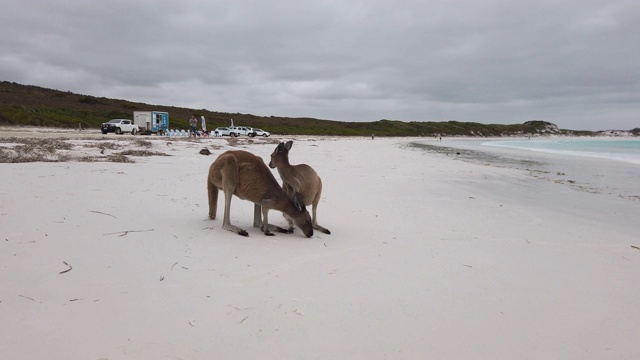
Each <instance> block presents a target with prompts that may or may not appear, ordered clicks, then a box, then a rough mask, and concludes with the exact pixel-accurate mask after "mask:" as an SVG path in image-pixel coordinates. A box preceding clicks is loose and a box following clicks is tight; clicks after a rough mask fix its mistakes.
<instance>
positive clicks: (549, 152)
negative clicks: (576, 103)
mask: <svg viewBox="0 0 640 360" xmlns="http://www.w3.org/2000/svg"><path fill="white" fill-rule="evenodd" d="M408 147H410V148H415V149H421V150H424V151H428V152H430V153H434V154H437V155H438V156H445V157H447V158H450V159H452V160H458V161H467V162H473V163H478V164H482V165H488V166H497V167H509V168H517V169H520V170H523V171H526V172H527V173H529V174H531V175H532V176H533V177H535V178H538V179H544V180H546V181H551V182H555V183H559V184H564V185H566V186H569V187H571V188H574V189H576V190H579V191H587V192H592V193H594V194H600V195H609V196H612V197H614V198H624V199H629V200H632V201H633V202H634V203H636V204H638V205H640V139H535V140H533V139H532V140H527V139H521V140H487V139H477V138H476V139H445V140H444V141H441V142H440V141H434V140H420V141H413V142H411V143H409V144H408Z"/></svg>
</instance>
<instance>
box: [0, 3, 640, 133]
mask: <svg viewBox="0 0 640 360" xmlns="http://www.w3.org/2000/svg"><path fill="white" fill-rule="evenodd" d="M0 30H1V31H0V49H1V50H2V51H0V80H7V81H15V82H18V83H24V84H31V85H38V86H44V87H51V88H55V89H59V90H65V91H66V90H69V91H73V92H79V93H84V94H91V95H95V96H104V97H113V98H122V99H129V100H133V101H143V102H148V103H152V104H164V105H175V106H185V107H192V108H198V109H200V108H204V109H208V110H213V111H225V112H242V113H252V114H256V115H266V116H268V115H280V116H296V117H297V116H308V117H316V118H321V119H332V120H340V121H375V120H379V119H396V120H403V121H423V120H424V121H441V120H452V119H455V120H460V121H476V122H482V123H519V122H524V121H527V120H533V119H542V120H546V121H550V122H554V123H556V124H558V125H559V126H560V127H562V128H569V129H589V130H602V129H612V128H615V129H631V128H634V127H640V67H638V64H640V2H638V1H635V0H633V1H594V0H570V1H563V2H557V1H530V0H526V1H497V0H496V1H494V0H483V1H455V0H454V1H436V0H429V1H418V0H416V1H411V0H400V1H381V0H378V1H375V0H374V1H307V0H303V1H293V0H279V1H259V0H254V1H242V0H240V1H214V2H210V1H149V0H145V1H105V2H87V1H79V0H78V1H56V2H43V1H35V0H26V1H25V0H21V1H17V0H9V1H8V4H6V5H5V6H3V11H2V13H0ZM0 96H1V95H0Z"/></svg>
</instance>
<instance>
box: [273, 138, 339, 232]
mask: <svg viewBox="0 0 640 360" xmlns="http://www.w3.org/2000/svg"><path fill="white" fill-rule="evenodd" d="M292 146H293V141H287V143H286V144H285V143H280V144H279V145H278V146H277V147H276V149H275V150H274V151H273V153H272V154H271V161H270V162H269V167H270V168H272V169H274V168H277V169H278V173H279V174H280V177H281V178H282V188H283V189H284V191H286V192H287V194H289V196H294V195H295V194H298V193H299V194H300V195H301V197H302V200H303V201H304V204H305V205H310V204H311V205H312V206H311V210H312V213H313V217H312V219H313V220H312V221H313V228H314V229H316V230H318V231H321V232H323V233H325V234H331V231H329V230H328V229H326V228H324V227H322V226H320V225H318V218H317V209H318V203H319V202H320V194H322V180H320V176H318V174H317V173H316V172H315V170H313V168H312V167H311V166H309V165H307V164H299V165H291V164H289V150H291V147H292ZM285 217H286V218H287V220H288V221H289V231H292V230H293V222H292V220H291V218H290V217H288V216H287V214H285Z"/></svg>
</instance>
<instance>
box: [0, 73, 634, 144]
mask: <svg viewBox="0 0 640 360" xmlns="http://www.w3.org/2000/svg"><path fill="white" fill-rule="evenodd" d="M146 110H155V111H166V112H168V113H169V116H170V119H169V124H170V128H174V129H187V128H188V119H189V118H190V117H191V114H195V115H197V116H198V117H200V116H201V115H202V116H205V118H206V119H207V127H208V128H210V129H214V128H216V127H218V126H228V125H229V122H230V119H233V120H234V123H235V124H237V125H246V126H252V127H257V128H263V129H267V130H268V131H270V132H271V133H273V134H281V135H333V136H371V135H372V134H375V135H376V136H461V135H462V136H509V135H521V136H527V135H536V134H540V133H549V132H550V130H549V128H550V127H549V125H553V124H549V123H547V122H544V121H528V122H526V123H524V124H512V125H501V124H480V123H474V122H460V121H442V122H433V121H410V122H404V121H395V120H379V121H373V122H346V121H334V120H320V119H313V118H287V117H280V116H256V115H251V114H240V113H224V112H215V111H210V110H206V109H199V110H198V109H187V108H180V107H172V106H163V105H149V104H144V103H137V102H131V101H127V100H118V99H108V98H103V97H94V96H90V95H81V94H74V93H71V92H65V91H59V90H52V89H46V88H42V87H38V86H29V85H21V84H16V83H11V82H7V81H2V82H0V125H20V126H48V127H60V128H78V127H82V128H85V129H87V128H88V129H98V128H99V127H100V124H101V123H103V122H106V121H108V120H110V119H114V118H125V119H131V118H132V117H133V111H146ZM631 132H632V133H633V134H634V135H636V136H638V135H640V129H633V130H631ZM554 133H559V134H568V135H591V134H593V133H592V132H589V131H573V130H560V129H557V128H556V129H555V131H554Z"/></svg>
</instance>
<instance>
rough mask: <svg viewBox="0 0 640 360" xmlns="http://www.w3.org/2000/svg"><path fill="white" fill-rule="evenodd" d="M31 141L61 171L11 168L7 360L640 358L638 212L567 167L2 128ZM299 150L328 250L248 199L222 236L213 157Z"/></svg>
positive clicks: (417, 151) (402, 147) (4, 252)
mask: <svg viewBox="0 0 640 360" xmlns="http://www.w3.org/2000/svg"><path fill="white" fill-rule="evenodd" d="M96 133H97V131H96ZM23 138H34V139H38V141H36V142H42V141H43V140H42V139H48V140H52V139H53V141H54V143H53V144H54V145H51V146H52V147H53V150H51V149H50V148H49V149H48V150H47V153H43V154H40V155H39V156H42V157H43V158H44V159H47V160H55V159H62V160H64V161H58V162H42V161H40V162H25V163H0V184H1V185H0V319H2V328H1V329H0V358H2V359H429V358H430V359H637V358H640V347H639V346H638V325H639V324H640V307H639V306H638V304H639V303H640V286H639V285H640V240H639V239H640V237H639V236H638V235H639V233H640V231H639V230H640V225H639V223H638V220H639V219H640V200H638V199H637V198H636V197H634V196H633V194H631V195H630V196H619V194H617V193H613V192H606V191H592V189H593V188H601V186H600V185H601V184H600V183H598V184H597V186H596V185H594V186H592V187H589V186H587V185H588V181H589V180H588V179H580V178H571V179H567V178H566V175H562V176H561V175H558V174H560V173H566V172H563V171H564V170H563V169H562V168H557V169H556V168H551V169H548V170H545V171H548V172H547V173H544V172H536V171H531V170H535V169H533V167H531V166H530V167H529V170H526V169H522V168H515V167H510V166H496V164H488V163H483V162H482V161H481V162H473V161H465V160H464V159H460V158H459V156H458V155H459V154H457V151H452V152H451V153H440V154H438V153H434V152H430V151H425V150H424V149H423V148H421V147H417V146H415V143H416V142H422V143H424V142H425V141H426V142H427V143H428V142H429V141H431V140H423V139H418V138H415V139H407V138H378V137H376V138H375V140H372V139H371V138H331V137H313V136H306V137H303V136H296V137H274V136H272V137H270V138H266V139H253V140H249V139H246V138H241V139H238V140H236V141H230V140H229V139H202V140H199V141H197V142H193V141H187V140H185V139H171V140H169V141H168V140H166V139H163V138H158V137H153V136H152V137H141V136H136V137H133V136H127V135H125V136H116V135H104V136H103V135H96V134H92V135H87V134H86V132H85V133H74V132H55V131H51V132H44V133H43V132H42V131H9V130H8V129H4V130H0V140H2V142H0V147H1V148H3V149H4V150H3V151H4V154H5V155H6V156H8V155H7V154H9V151H14V152H15V153H16V154H17V151H15V150H10V149H15V148H16V147H17V146H21V145H23V143H21V142H20V141H21V140H20V139H23ZM11 139H13V140H11ZM55 139H59V141H61V142H63V143H67V144H70V145H68V146H66V147H65V146H62V145H60V144H58V143H57V142H55ZM280 140H282V141H284V140H294V144H293V148H292V150H291V152H290V160H291V163H292V164H298V163H307V164H309V165H311V166H312V167H314V168H315V170H316V171H317V172H318V174H319V175H320V176H321V177H322V181H323V185H324V188H323V194H322V200H321V202H320V205H319V207H318V220H319V223H320V224H321V225H323V226H325V227H327V228H328V229H330V230H331V234H330V235H326V234H322V233H319V232H316V233H315V234H314V236H313V237H311V238H306V237H305V236H304V235H303V234H302V232H301V231H300V230H299V229H296V230H295V232H294V233H293V234H277V235H276V236H273V237H267V236H265V235H264V234H262V233H261V232H260V231H259V229H257V228H253V227H251V225H252V221H253V204H251V203H249V202H247V201H244V200H240V199H238V198H234V199H233V200H232V202H231V221H232V223H233V224H235V225H237V226H240V227H242V228H245V229H246V230H247V231H248V232H249V236H248V237H242V236H239V235H236V234H234V233H232V232H229V231H226V230H223V229H222V228H221V225H222V213H223V211H224V206H223V201H222V200H221V201H219V203H218V219H216V220H210V219H208V216H207V215H208V203H207V192H206V176H207V172H208V168H209V166H210V164H211V163H212V162H213V160H214V159H215V158H216V156H217V155H219V154H221V153H222V152H224V151H226V150H230V149H243V150H247V151H250V152H252V153H254V154H256V155H259V156H260V157H262V158H263V159H264V160H265V162H267V163H268V161H269V155H270V154H271V152H272V151H273V150H274V148H275V147H276V145H277V143H278V142H279V141H280ZM56 144H57V145H56ZM434 144H435V141H434ZM204 148H206V149H207V150H209V151H210V152H211V155H208V156H207V155H202V154H200V151H201V150H202V149H204ZM127 150H140V151H139V152H135V151H129V152H127V153H123V151H127ZM501 151H506V150H501ZM11 154H13V153H11ZM123 154H124V155H123ZM126 154H129V155H126ZM165 155H168V156H165ZM546 156H549V155H546ZM131 160H133V161H134V162H124V161H131ZM556 164H558V165H557V166H560V167H561V166H563V165H562V164H569V163H567V162H562V161H561V162H558V163H556ZM567 166H569V165H567ZM626 166H629V167H633V166H636V168H637V165H626ZM633 169H635V168H633ZM567 171H569V170H567ZM633 171H636V170H633ZM273 173H274V175H275V176H276V178H277V179H279V176H278V174H277V172H276V171H275V170H274V171H273ZM558 177H561V179H560V180H563V181H558ZM569 180H571V181H573V182H571V181H569ZM581 184H582V185H584V186H582V187H580V186H579V185H581ZM611 186H613V187H615V184H611ZM636 195H640V194H636ZM223 198H224V196H223V194H222V193H221V194H220V199H223ZM309 210H310V208H309ZM269 218H270V222H271V223H275V224H277V225H280V226H285V225H286V220H285V219H284V218H283V217H282V216H281V215H280V214H278V213H277V212H275V211H272V212H271V213H270V216H269Z"/></svg>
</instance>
